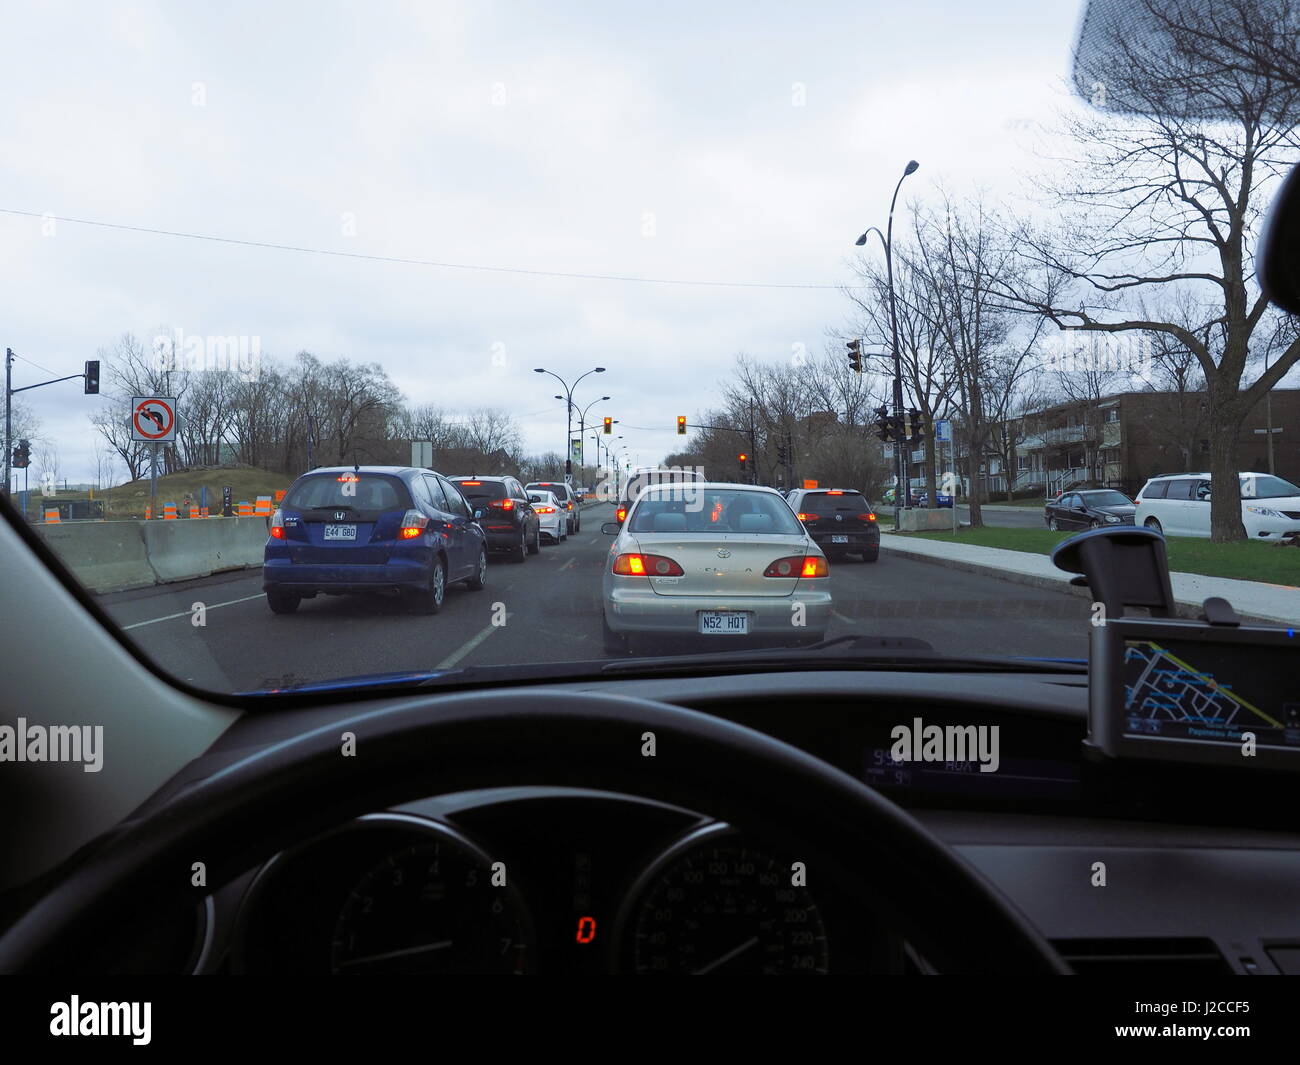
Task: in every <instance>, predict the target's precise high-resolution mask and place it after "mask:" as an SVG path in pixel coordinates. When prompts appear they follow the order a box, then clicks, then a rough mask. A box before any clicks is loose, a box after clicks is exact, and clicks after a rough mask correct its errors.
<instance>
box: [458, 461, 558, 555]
mask: <svg viewBox="0 0 1300 1065" xmlns="http://www.w3.org/2000/svg"><path fill="white" fill-rule="evenodd" d="M451 480H452V483H453V484H455V485H456V486H457V487H458V488H459V489H460V490H461V493H462V494H463V495H464V496H465V498H466V499H468V500H469V505H470V507H471V508H473V510H474V516H475V517H476V518H477V519H478V523H479V524H480V525H481V526H483V531H484V532H485V533H487V546H488V550H489V551H498V552H501V553H502V554H507V555H509V556H510V561H511V562H523V561H524V560H525V559H527V557H528V556H529V555H535V554H537V552H538V551H540V550H541V549H542V526H541V522H539V521H538V520H537V515H536V513H534V511H533V504H532V502H531V501H530V500H529V498H528V493H527V492H525V491H524V486H523V485H522V484H520V483H519V481H518V480H516V479H515V478H514V477H453V478H451Z"/></svg>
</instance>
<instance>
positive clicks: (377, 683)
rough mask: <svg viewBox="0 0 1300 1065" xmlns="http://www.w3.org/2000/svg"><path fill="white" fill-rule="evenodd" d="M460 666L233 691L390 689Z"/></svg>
mask: <svg viewBox="0 0 1300 1065" xmlns="http://www.w3.org/2000/svg"><path fill="white" fill-rule="evenodd" d="M464 672H465V671H464V670H463V669H436V670H429V669H422V670H403V671H400V672H395V673H366V674H363V675H361V676H353V677H334V678H333V679H331V680H305V681H301V682H298V683H294V682H288V683H284V684H281V685H278V686H276V687H274V688H255V689H254V690H252V691H243V692H236V693H235V694H236V695H291V694H292V695H298V694H301V693H303V692H329V691H346V690H348V689H350V688H392V687H405V686H407V685H425V684H430V683H432V682H434V681H443V680H445V679H446V678H448V677H453V676H456V675H458V674H461V673H464Z"/></svg>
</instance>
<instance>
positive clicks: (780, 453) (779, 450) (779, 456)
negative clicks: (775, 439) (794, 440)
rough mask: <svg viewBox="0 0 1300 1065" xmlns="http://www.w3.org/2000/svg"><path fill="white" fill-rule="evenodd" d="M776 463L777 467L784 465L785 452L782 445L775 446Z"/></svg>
mask: <svg viewBox="0 0 1300 1065" xmlns="http://www.w3.org/2000/svg"><path fill="white" fill-rule="evenodd" d="M776 461H777V465H779V466H784V465H785V463H786V450H785V445H784V444H777V445H776Z"/></svg>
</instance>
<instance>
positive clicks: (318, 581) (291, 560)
mask: <svg viewBox="0 0 1300 1065" xmlns="http://www.w3.org/2000/svg"><path fill="white" fill-rule="evenodd" d="M270 532H271V536H270V539H268V540H267V541H266V548H265V550H264V552H263V563H262V590H263V591H265V592H266V601H267V604H268V605H269V606H270V608H271V610H272V611H274V612H275V613H277V614H292V613H293V612H294V611H295V610H297V609H298V604H299V603H300V602H301V601H302V600H304V599H314V598H315V597H316V596H317V595H319V594H321V593H324V594H326V595H348V594H356V593H364V592H372V593H373V592H388V593H393V592H397V593H400V594H401V595H403V596H404V597H405V598H406V599H407V600H408V601H409V602H410V603H411V605H412V606H414V607H415V609H416V610H417V611H418V612H420V613H424V614H436V613H437V612H438V611H439V610H441V609H442V603H443V597H444V596H445V595H446V594H447V585H449V584H454V583H456V582H457V581H464V582H465V583H466V584H467V585H468V586H469V587H470V588H472V589H476V590H477V589H479V588H482V587H483V585H484V582H485V581H486V579H487V541H486V537H485V536H484V534H483V530H482V529H481V528H479V525H478V523H477V522H476V521H475V520H474V516H473V513H472V512H471V510H470V507H469V504H468V503H467V502H466V500H465V498H464V497H463V496H462V495H461V494H460V492H459V490H458V489H457V488H456V486H455V485H453V484H451V482H449V481H448V480H447V479H446V478H445V477H442V476H440V475H439V474H436V473H434V472H433V471H432V470H419V469H413V468H410V467H404V466H336V467H327V468H323V469H318V470H312V471H311V472H310V473H304V474H303V475H302V476H301V477H299V478H298V479H297V480H296V481H294V482H293V484H292V485H290V487H289V491H288V492H287V493H285V497H284V501H283V502H282V503H281V504H280V509H279V510H277V511H276V512H275V514H274V515H273V516H272V518H271V529H270Z"/></svg>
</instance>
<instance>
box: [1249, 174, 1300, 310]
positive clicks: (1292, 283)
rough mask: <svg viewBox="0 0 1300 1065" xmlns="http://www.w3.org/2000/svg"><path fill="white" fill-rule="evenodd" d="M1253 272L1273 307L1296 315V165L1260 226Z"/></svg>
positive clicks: (1299, 204) (1299, 288) (1299, 225)
mask: <svg viewBox="0 0 1300 1065" xmlns="http://www.w3.org/2000/svg"><path fill="white" fill-rule="evenodd" d="M1255 271H1256V273H1257V274H1258V275H1259V284H1260V288H1262V289H1263V290H1264V295H1266V296H1267V297H1268V298H1269V299H1270V300H1271V301H1272V302H1273V303H1274V304H1275V305H1276V306H1278V307H1281V308H1282V310H1284V311H1288V312H1290V313H1291V314H1300V164H1297V165H1296V166H1293V167H1292V168H1291V173H1290V174H1288V175H1287V179H1286V180H1285V181H1284V182H1282V187H1281V188H1280V189H1279V190H1278V193H1277V196H1276V197H1275V198H1274V200H1273V206H1272V208H1270V210H1269V213H1268V221H1267V222H1266V223H1265V225H1264V233H1263V237H1262V239H1261V240H1260V246H1259V254H1258V255H1257V256H1256V263H1255Z"/></svg>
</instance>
